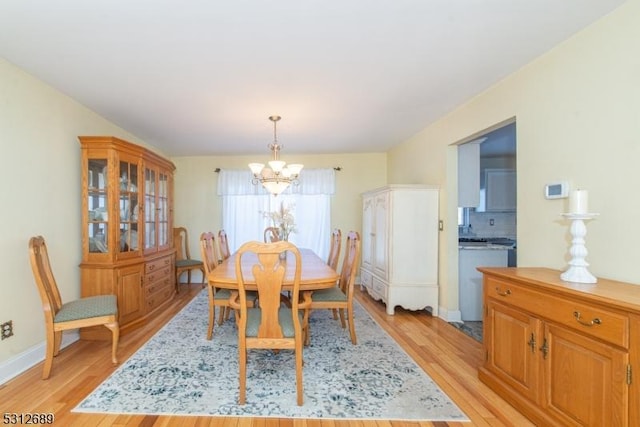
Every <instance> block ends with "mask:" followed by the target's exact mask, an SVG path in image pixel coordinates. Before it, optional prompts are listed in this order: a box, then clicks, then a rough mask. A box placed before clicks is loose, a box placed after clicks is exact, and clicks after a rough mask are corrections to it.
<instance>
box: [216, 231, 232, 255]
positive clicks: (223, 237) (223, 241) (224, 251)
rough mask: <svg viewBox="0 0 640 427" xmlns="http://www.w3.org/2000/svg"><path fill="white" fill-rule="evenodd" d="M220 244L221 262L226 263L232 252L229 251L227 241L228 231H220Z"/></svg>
mask: <svg viewBox="0 0 640 427" xmlns="http://www.w3.org/2000/svg"><path fill="white" fill-rule="evenodd" d="M218 244H219V245H220V260H221V261H224V260H225V259H227V258H229V257H230V256H231V251H229V240H227V232H226V231H224V230H220V231H218Z"/></svg>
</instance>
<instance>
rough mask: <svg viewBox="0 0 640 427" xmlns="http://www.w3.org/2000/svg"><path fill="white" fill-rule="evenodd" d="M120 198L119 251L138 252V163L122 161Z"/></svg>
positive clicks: (119, 185) (119, 183)
mask: <svg viewBox="0 0 640 427" xmlns="http://www.w3.org/2000/svg"><path fill="white" fill-rule="evenodd" d="M119 172H120V175H119V178H118V189H119V192H118V194H119V200H118V215H119V216H120V218H119V219H120V234H119V238H120V241H119V246H118V251H119V252H120V253H121V254H123V253H131V252H138V251H139V250H140V248H139V246H138V211H139V206H138V201H139V199H138V164H137V163H130V162H126V161H120V166H119Z"/></svg>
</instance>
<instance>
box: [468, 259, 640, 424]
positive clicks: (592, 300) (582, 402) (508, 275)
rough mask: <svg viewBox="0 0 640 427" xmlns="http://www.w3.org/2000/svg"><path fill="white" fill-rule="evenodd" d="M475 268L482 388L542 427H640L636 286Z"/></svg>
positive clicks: (531, 270)
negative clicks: (480, 307)
mask: <svg viewBox="0 0 640 427" xmlns="http://www.w3.org/2000/svg"><path fill="white" fill-rule="evenodd" d="M480 271H481V272H482V273H483V274H484V305H485V312H484V325H483V327H484V331H483V336H484V343H483V346H484V351H485V353H486V356H485V362H484V364H483V366H482V367H481V368H480V369H479V378H480V379H481V380H482V381H483V382H484V383H486V384H487V385H488V386H489V387H491V388H492V389H494V390H495V391H496V392H497V393H498V394H499V395H500V396H502V397H503V398H504V399H505V400H507V401H508V402H510V403H511V404H513V405H514V406H515V407H516V408H518V409H519V410H520V411H521V412H523V413H524V414H525V415H526V416H527V417H529V418H531V420H533V421H534V422H535V423H538V424H540V425H569V426H573V425H576V426H577V425H586V426H603V425H607V426H633V425H639V423H640V415H639V411H640V405H639V402H640V399H639V397H640V395H639V391H640V390H639V389H638V382H637V381H633V375H632V372H633V368H634V367H637V366H638V363H640V356H639V354H638V353H639V352H640V346H639V345H638V344H639V341H640V340H639V338H638V336H639V334H640V296H638V287H637V286H635V285H631V284H627V283H621V282H615V281H610V280H603V279H601V280H599V282H598V283H597V284H596V285H589V286H583V285H582V284H575V283H567V282H563V281H561V280H560V272H559V271H555V270H550V269H544V268H480Z"/></svg>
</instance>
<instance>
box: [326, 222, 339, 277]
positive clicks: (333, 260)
mask: <svg viewBox="0 0 640 427" xmlns="http://www.w3.org/2000/svg"><path fill="white" fill-rule="evenodd" d="M341 247H342V231H340V229H339V228H334V229H333V231H332V232H331V246H330V247H329V257H328V258H327V265H328V266H329V267H331V268H333V269H334V270H336V271H337V270H338V260H339V259H340V249H341Z"/></svg>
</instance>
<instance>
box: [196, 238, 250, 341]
mask: <svg viewBox="0 0 640 427" xmlns="http://www.w3.org/2000/svg"><path fill="white" fill-rule="evenodd" d="M200 254H201V256H202V262H203V263H204V269H205V272H206V274H207V276H209V274H210V273H211V272H212V271H213V270H214V269H215V268H216V267H217V266H218V259H219V258H218V247H217V244H216V238H215V236H214V234H213V233H211V232H209V233H202V234H201V235H200ZM208 290H209V329H208V331H207V339H208V340H210V339H211V337H212V336H213V326H214V323H215V308H216V307H218V310H220V313H219V315H218V325H221V324H222V322H223V321H224V320H225V318H229V311H230V310H229V298H230V297H231V291H230V290H229V289H218V288H215V287H214V286H212V285H211V284H209V285H208ZM257 297H258V294H257V293H256V292H251V293H250V295H247V304H248V305H249V306H250V307H253V306H254V305H255V301H256V299H257Z"/></svg>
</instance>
